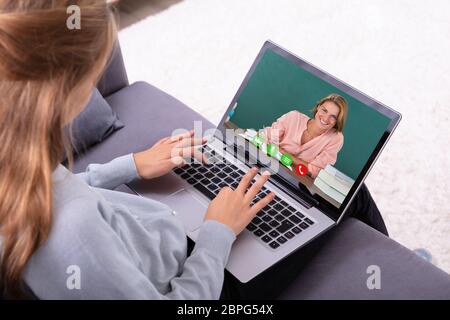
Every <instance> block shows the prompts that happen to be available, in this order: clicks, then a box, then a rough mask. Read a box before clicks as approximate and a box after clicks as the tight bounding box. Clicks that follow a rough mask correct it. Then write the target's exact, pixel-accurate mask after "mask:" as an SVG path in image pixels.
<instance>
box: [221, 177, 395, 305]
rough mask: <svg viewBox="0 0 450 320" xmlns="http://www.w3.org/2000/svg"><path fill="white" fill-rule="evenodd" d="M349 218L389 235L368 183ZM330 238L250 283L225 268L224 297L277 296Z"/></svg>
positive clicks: (357, 196) (354, 200) (351, 208)
mask: <svg viewBox="0 0 450 320" xmlns="http://www.w3.org/2000/svg"><path fill="white" fill-rule="evenodd" d="M346 217H353V218H356V219H358V220H360V221H362V222H364V223H366V224H368V225H369V226H371V227H372V228H374V229H376V230H378V231H379V232H381V233H383V234H385V235H386V236H388V232H387V229H386V225H385V224H384V221H383V218H382V217H381V214H380V211H379V210H378V208H377V206H376V204H375V202H374V201H373V199H372V196H371V195H370V192H369V190H368V189H367V187H366V186H365V185H362V186H361V188H360V190H359V191H358V193H357V194H356V196H355V198H354V199H353V201H352V203H351V204H350V207H349V208H348V209H347V213H346ZM344 219H346V218H344ZM326 241H327V234H324V235H322V236H320V237H319V238H317V239H315V240H314V241H312V242H310V243H308V244H307V245H306V246H304V247H303V248H301V249H300V250H298V251H296V252H295V253H293V254H291V255H290V256H288V257H287V258H285V259H283V260H281V261H280V262H278V263H276V264H275V265H274V266H272V267H271V268H269V269H268V270H266V271H264V272H263V273H261V274H259V275H258V276H256V277H255V278H253V279H252V280H250V281H249V282H247V283H242V282H240V281H239V280H237V279H236V278H235V277H234V276H233V275H232V274H231V273H229V272H228V271H227V270H225V280H224V284H223V288H222V294H221V296H220V298H221V299H224V300H228V299H275V298H276V297H277V296H278V295H280V294H281V293H282V292H283V291H284V290H285V289H286V288H287V287H288V286H289V285H290V284H291V283H292V281H293V280H295V278H297V276H298V275H299V274H300V272H302V270H303V268H304V267H305V266H306V265H307V263H308V261H310V260H311V258H312V257H314V255H315V254H317V253H318V252H319V251H320V248H321V247H322V246H323V244H324V243H325V242H326Z"/></svg>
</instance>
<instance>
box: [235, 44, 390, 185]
mask: <svg viewBox="0 0 450 320" xmlns="http://www.w3.org/2000/svg"><path fill="white" fill-rule="evenodd" d="M330 93H337V94H340V95H341V96H343V97H344V98H345V99H346V100H347V102H348V105H349V112H348V117H347V122H346V124H345V128H344V132H343V133H344V146H343V148H342V149H341V151H340V152H339V154H338V159H337V162H336V164H335V167H336V168H337V169H338V170H340V171H342V172H343V173H345V174H346V175H348V176H350V177H351V178H353V179H356V178H357V176H358V175H359V173H360V171H361V170H362V168H363V167H364V165H365V163H366V162H367V160H368V158H369V156H370V155H371V154H372V152H373V150H374V149H375V147H376V145H377V143H378V142H379V140H380V138H381V136H382V135H383V133H384V132H385V130H386V128H387V127H388V125H389V123H390V119H389V118H388V117H386V116H384V115H382V114H380V113H379V112H377V111H375V110H373V109H371V108H369V107H368V106H366V105H365V104H363V103H362V102H360V101H359V100H356V99H355V98H353V97H351V96H349V95H348V94H346V93H344V92H342V91H341V90H339V89H337V88H335V87H334V86H332V85H330V84H329V83H328V82H326V81H323V80H322V79H320V78H318V77H316V76H315V75H313V74H311V73H310V72H308V71H305V70H304V69H302V68H300V67H299V66H297V65H295V64H294V63H293V62H291V61H289V60H287V59H286V58H284V57H282V56H280V55H279V54H277V53H275V52H273V51H272V50H270V49H268V50H266V52H265V53H264V55H263V56H262V58H261V60H260V62H259V63H258V65H257V67H256V68H255V70H254V73H253V74H252V76H251V78H250V79H249V81H248V84H247V86H246V87H245V89H244V90H243V91H242V93H241V95H240V96H239V98H238V100H237V108H236V110H235V112H234V114H233V116H232V118H231V119H230V120H231V122H233V123H234V124H235V125H237V126H238V127H240V128H253V129H261V128H263V127H264V126H270V125H271V124H272V123H273V122H274V121H275V120H276V119H278V118H279V117H280V116H282V115H283V114H285V113H287V112H289V111H292V110H299V111H300V112H302V113H304V114H306V115H308V116H310V117H312V113H311V109H312V108H313V107H314V106H315V105H316V103H317V101H319V100H320V99H321V98H323V97H325V96H327V95H329V94H330Z"/></svg>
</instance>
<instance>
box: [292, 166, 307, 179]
mask: <svg viewBox="0 0 450 320" xmlns="http://www.w3.org/2000/svg"><path fill="white" fill-rule="evenodd" d="M295 172H296V173H297V174H298V175H299V176H300V177H302V176H304V175H306V174H307V173H308V167H307V166H305V165H304V164H301V163H299V164H298V165H297V166H295Z"/></svg>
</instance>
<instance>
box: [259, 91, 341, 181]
mask: <svg viewBox="0 0 450 320" xmlns="http://www.w3.org/2000/svg"><path fill="white" fill-rule="evenodd" d="M312 112H313V117H312V118H309V117H308V116H307V115H305V114H303V113H301V112H299V111H297V110H294V111H290V112H288V113H286V114H284V115H283V116H281V117H280V118H278V119H277V121H275V122H274V123H272V125H271V127H267V128H265V129H264V130H263V132H264V136H265V139H266V142H267V143H273V144H276V145H278V148H279V149H280V152H281V153H289V154H290V155H291V156H292V158H293V163H294V165H297V164H299V163H302V164H304V165H306V166H307V167H308V171H309V173H310V175H311V176H312V177H313V178H314V177H316V176H317V174H318V172H319V170H320V169H323V168H325V166H326V165H327V164H331V165H333V164H335V163H336V159H337V154H338V152H339V151H340V150H341V148H342V146H343V144H344V135H343V134H342V131H343V129H344V124H345V120H346V118H347V112H348V104H347V101H346V100H345V99H344V98H343V97H342V96H340V95H338V94H330V95H328V96H326V97H325V98H323V99H321V100H320V101H319V102H318V103H317V104H316V106H315V107H314V109H313V110H312Z"/></svg>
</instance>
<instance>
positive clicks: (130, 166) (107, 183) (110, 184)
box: [76, 153, 139, 190]
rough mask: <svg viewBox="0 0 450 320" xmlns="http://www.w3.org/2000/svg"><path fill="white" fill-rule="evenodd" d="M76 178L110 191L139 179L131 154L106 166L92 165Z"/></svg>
mask: <svg viewBox="0 0 450 320" xmlns="http://www.w3.org/2000/svg"><path fill="white" fill-rule="evenodd" d="M76 176H78V177H80V178H81V179H83V180H84V181H85V182H86V183H87V184H88V185H90V186H92V187H97V188H103V189H110V190H112V189H115V188H116V187H118V186H120V185H121V184H124V183H128V182H131V181H132V180H134V179H138V178H139V175H138V173H137V169H136V164H135V162H134V158H133V155H132V154H131V153H130V154H128V155H125V156H121V157H118V158H116V159H114V160H112V161H110V162H108V163H105V164H96V163H95V164H90V165H89V166H88V167H87V169H86V171H85V172H82V173H79V174H77V175H76Z"/></svg>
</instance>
